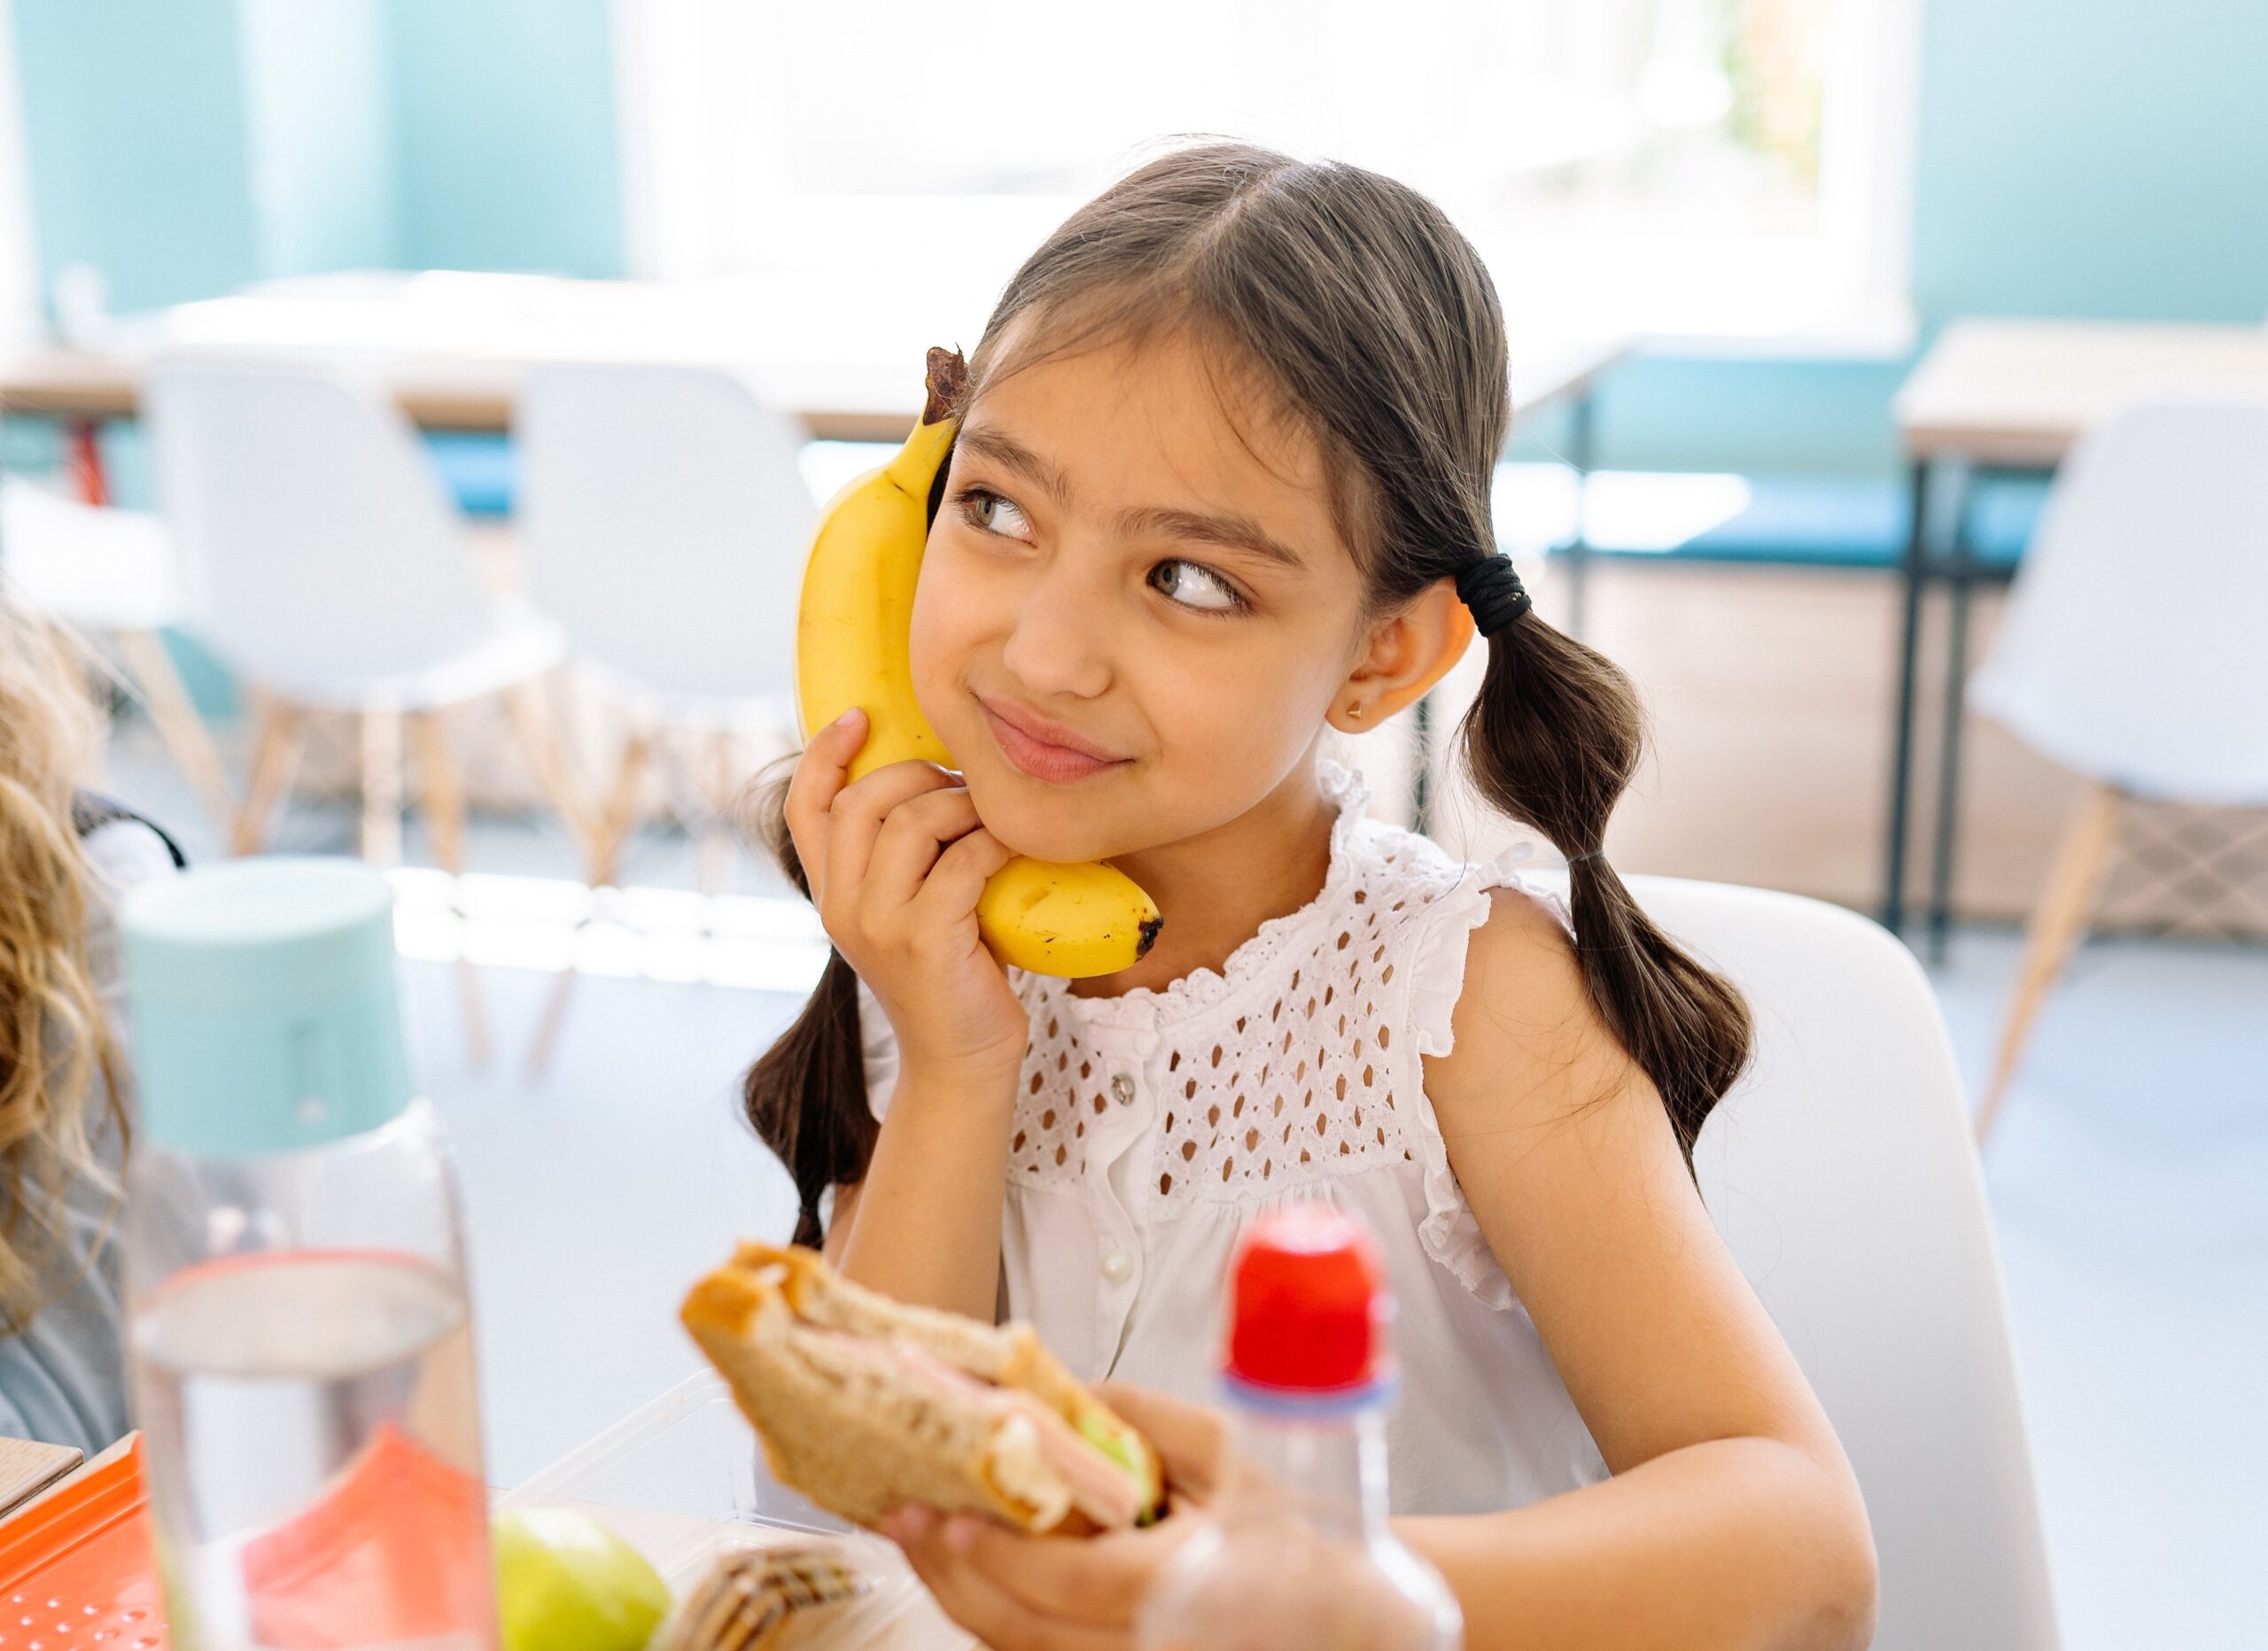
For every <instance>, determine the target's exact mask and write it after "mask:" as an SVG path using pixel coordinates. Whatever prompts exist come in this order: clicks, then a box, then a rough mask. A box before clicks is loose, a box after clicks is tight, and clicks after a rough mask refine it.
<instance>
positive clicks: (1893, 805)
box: [1882, 459, 1930, 934]
mask: <svg viewBox="0 0 2268 1651" xmlns="http://www.w3.org/2000/svg"><path fill="white" fill-rule="evenodd" d="M1907 475H1908V484H1909V491H1910V493H1911V508H1912V510H1913V513H1914V519H1913V523H1912V525H1911V526H1910V527H1909V528H1908V529H1907V535H1906V559H1905V561H1904V562H1903V563H1902V564H1901V565H1900V569H1899V572H1900V577H1902V578H1903V579H1904V581H1905V585H1906V608H1905V615H1904V617H1903V619H1902V620H1901V622H1900V632H1899V645H1898V647H1899V652H1898V704H1897V708H1896V709H1895V710H1894V711H1893V712H1892V713H1891V741H1890V743H1891V757H1890V818H1889V821H1888V823H1887V827H1886V829H1885V831H1884V866H1883V879H1882V924H1883V926H1884V928H1886V929H1888V930H1889V931H1890V932H1891V934H1899V932H1901V931H1902V930H1903V929H1904V928H1905V926H1906V817H1907V805H1908V802H1909V801H1910V799H1911V793H1912V790H1913V783H1914V671H1915V655H1916V653H1917V652H1918V650H1919V647H1920V645H1921V636H1922V572H1923V569H1924V567H1925V565H1926V563H1927V561H1928V537H1927V536H1928V533H1929V531H1930V462H1929V461H1928V460H1926V459H1916V460H1915V461H1914V462H1913V463H1912V465H1911V466H1909V467H1908V472H1907Z"/></svg>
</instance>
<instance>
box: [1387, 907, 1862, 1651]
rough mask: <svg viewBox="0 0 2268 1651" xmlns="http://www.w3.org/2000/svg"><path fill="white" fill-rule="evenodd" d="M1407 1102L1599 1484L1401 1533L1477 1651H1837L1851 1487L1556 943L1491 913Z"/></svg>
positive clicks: (1549, 931)
mask: <svg viewBox="0 0 2268 1651" xmlns="http://www.w3.org/2000/svg"><path fill="white" fill-rule="evenodd" d="M1494 904H1495V911H1494V912H1493V913H1492V915H1491V918H1490V919H1489V921H1488V922H1487V924H1486V925H1485V926H1483V927H1482V928H1480V930H1478V931H1477V932H1476V933H1475V934H1473V935H1472V942H1471V946H1470V950H1469V952H1468V957H1467V965H1466V971H1465V989H1464V994H1463V996H1462V999H1461V1001H1460V1003H1459V1004H1458V1007H1457V1010H1456V1021H1455V1027H1456V1043H1455V1048H1454V1050H1453V1051H1452V1052H1451V1053H1450V1054H1449V1055H1447V1056H1444V1057H1441V1058H1438V1059H1429V1060H1428V1061H1427V1062H1426V1063H1425V1064H1426V1093H1427V1095H1428V1097H1430V1098H1431V1099H1432V1101H1433V1106H1434V1110H1435V1112H1436V1114H1437V1116H1438V1117H1439V1119H1440V1120H1441V1131H1442V1134H1443V1136H1444V1137H1445V1139H1446V1140H1447V1142H1448V1144H1449V1157H1450V1161H1451V1163H1452V1166H1453V1167H1455V1169H1456V1174H1457V1180H1458V1182H1459V1183H1460V1184H1461V1185H1462V1187H1463V1188H1464V1194H1465V1198H1466V1199H1467V1201H1468V1202H1469V1203H1470V1204H1471V1205H1472V1210H1473V1213H1474V1214H1475V1216H1476V1217H1477V1218H1478V1219H1479V1221H1480V1227H1481V1230H1482V1231H1483V1233H1484V1234H1485V1235H1486V1236H1487V1239H1488V1244H1489V1247H1490V1248H1491V1250H1493V1251H1494V1252H1495V1255H1496V1256H1497V1258H1498V1260H1500V1261H1501V1262H1502V1264H1503V1267H1504V1270H1505V1272H1506V1274H1507V1275H1509V1276H1510V1278H1511V1282H1512V1285H1513V1288H1514V1289H1515V1290H1516V1291H1518V1295H1519V1298H1520V1300H1521V1303H1522V1304H1523V1305H1524V1306H1526V1309H1527V1312H1528V1314H1530V1316H1531V1317H1532V1318H1533V1319H1534V1322H1535V1325H1536V1328H1537V1329H1538V1331H1539V1332H1541V1334H1542V1338H1543V1341H1544V1344H1545V1345H1546V1347H1547V1348H1548V1350H1549V1351H1550V1354H1551V1357H1552V1360H1553V1362H1554V1364H1555V1365H1556V1366H1557V1368H1558V1371H1559V1374H1560V1376H1561V1378H1562V1379H1563V1380H1564V1381H1565V1383H1566V1385H1567V1391H1568V1392H1569V1393H1570V1395H1572V1396H1573V1399H1574V1401H1575V1406H1576V1407H1577V1409H1578V1410H1580V1411H1581V1414H1582V1417H1583V1420H1584V1422H1586V1423H1587V1424H1588V1427H1589V1429H1590V1432H1591V1437H1592V1438H1594V1439H1595V1440H1596V1442H1597V1445H1598V1447H1599V1450H1600V1453H1602V1454H1603V1455H1604V1458H1605V1460H1606V1463H1607V1466H1608V1467H1609V1469H1612V1472H1613V1474H1614V1476H1615V1477H1613V1478H1612V1479H1610V1480H1608V1481H1606V1482H1604V1483H1603V1484H1597V1485H1594V1486H1591V1487H1589V1488H1588V1489H1585V1490H1582V1491H1579V1492H1573V1493H1572V1494H1568V1495H1564V1496H1558V1497H1554V1498H1551V1499H1550V1500H1546V1501H1543V1502H1540V1503H1537V1504H1535V1505H1534V1506H1532V1507H1529V1508H1520V1509H1517V1510H1515V1511H1512V1512H1509V1513H1503V1514H1492V1515H1478V1516H1472V1517H1465V1518H1450V1519H1418V1520H1410V1521H1405V1522H1402V1523H1401V1524H1400V1525H1399V1526H1398V1529H1399V1530H1400V1531H1402V1534H1403V1536H1404V1538H1405V1539H1407V1540H1408V1541H1410V1544H1411V1545H1412V1546H1415V1547H1417V1548H1418V1549H1419V1551H1421V1552H1422V1553H1424V1554H1425V1555H1426V1556H1427V1557H1428V1558H1430V1559H1431V1560H1433V1562H1434V1563H1435V1564H1436V1565H1438V1566H1439V1567H1440V1568H1441V1570H1442V1572H1443V1574H1444V1575H1446V1576H1447V1577H1448V1578H1449V1583H1450V1585H1451V1586H1452V1587H1453V1588H1455V1590H1456V1593H1457V1597H1458V1598H1459V1599H1460V1600H1461V1601H1463V1602H1464V1611H1465V1624H1466V1643H1467V1644H1468V1645H1469V1646H1471V1647H1475V1651H1480V1647H1497V1646H1506V1647H1509V1646H1530V1645H1538V1646H1541V1645H1559V1644H1593V1643H1608V1642H1610V1641H1611V1642H1612V1644H1614V1645H1616V1646H1628V1647H1646V1646H1662V1647H1672V1646H1674V1647H1711V1646H1725V1647H1733V1646H1740V1647H1751V1646H1753V1647H1780V1646H1788V1647H1798V1646H1800V1647H1844V1646H1853V1647H1855V1646H1863V1645H1864V1644H1865V1643H1866V1642H1867V1640H1868V1638H1869V1636H1870V1635H1871V1633H1872V1630H1873V1622H1874V1612H1875V1588H1876V1576H1875V1556H1874V1545H1873V1539H1872V1537H1871V1534H1870V1533H1869V1531H1868V1525H1867V1515H1866V1509H1865V1507H1864V1505H1863V1503H1862V1502H1861V1501H1860V1496H1859V1488H1858V1483H1857V1481H1856V1479H1855V1478H1854V1477H1852V1472H1851V1469H1850V1464H1849V1463H1848V1461H1845V1458H1844V1455H1843V1451H1842V1447H1841V1446H1840V1445H1839V1444H1838V1443H1837V1440H1836V1438H1835V1434H1834V1430H1832V1429H1831V1428H1830V1427H1829V1424H1828V1421H1827V1418H1826V1415H1824V1414H1823V1413H1822V1412H1821V1409H1820V1407H1819V1402H1818V1400H1817V1399H1815V1398H1814V1397H1813V1395H1812V1392H1811V1390H1810V1387H1809V1385H1808V1384H1806V1381H1805V1380H1804V1377H1803V1374H1802V1372H1801V1371H1800V1370H1799V1369H1798V1368H1797V1367H1796V1363H1795V1360H1794V1359H1793V1358H1792V1357H1791V1356H1790V1353H1789V1352H1788V1350H1787V1347H1786V1345H1785V1344H1784V1343H1783V1342H1782V1341H1781V1339H1780V1337H1779V1333H1778V1332H1777V1331H1776V1330H1775V1329H1774V1328H1773V1325H1772V1322H1771V1321H1770V1319H1769V1318H1767V1316H1766V1314H1765V1312H1764V1309H1763V1307H1762V1306H1760V1305H1759V1303H1758V1301H1757V1299H1756V1297H1755V1295H1754V1294H1753V1293H1752V1292H1751V1291H1750V1289H1749V1288H1748V1284H1747V1282H1746V1281H1745V1280H1744V1278H1743V1277H1742V1276H1741V1275H1740V1272H1739V1270H1738V1269H1737V1268H1736V1267H1735V1265H1734V1263H1733V1260H1732V1258H1731V1256H1730V1254H1729V1253H1728V1252H1727V1251H1726V1249H1725V1246H1724V1244H1723V1243H1722V1241H1721V1240H1720V1238H1719V1237H1718V1236H1717V1232H1716V1229H1715V1228H1714V1227H1713V1225H1712V1224H1711V1222H1710V1221H1709V1217H1708V1214H1707V1213H1706V1212H1705V1210H1704V1209H1703V1208H1702V1205H1701V1201H1700V1198H1699V1197H1698V1195H1697V1193H1696V1192H1695V1190H1694V1187H1693V1183H1692V1181H1691V1179H1690V1177H1689V1175H1688V1174H1687V1173H1686V1169H1685V1165H1684V1162H1683V1160H1682V1158H1681V1156H1680V1154H1679V1152H1678V1150H1677V1143H1676V1140H1675V1138H1674V1136H1673V1135H1672V1133H1671V1129H1670V1125H1669V1120H1668V1117H1667V1114H1666V1112H1664V1111H1663V1108H1662V1105H1661V1102H1660V1100H1659V1098H1658V1097H1657V1095H1656V1093H1655V1091H1654V1089H1653V1087H1652V1085H1651V1083H1650V1082H1649V1081H1647V1079H1646V1078H1645V1076H1644V1074H1643V1073H1641V1072H1640V1071H1639V1070H1638V1069H1637V1068H1636V1066H1635V1065H1634V1064H1633V1063H1632V1062H1631V1061H1630V1059H1629V1058H1628V1057H1627V1055H1626V1054H1625V1053H1624V1052H1623V1051H1622V1050H1621V1049H1620V1047H1619V1045H1617V1044H1616V1043H1615V1042H1614V1040H1613V1038H1612V1036H1611V1035H1609V1034H1608V1033H1607V1031H1606V1030H1605V1028H1604V1026H1603V1025H1601V1023H1600V1022H1599V1019H1598V1017H1597V1015H1596V1012H1595V1011H1594V1010H1593V1008H1592V1007H1591V1004H1590V1002H1589V999H1588V995H1587V994H1586V992H1585V989H1584V987H1583V984H1582V980H1581V974H1580V973H1579V972H1578V969H1577V965H1576V963H1575V959H1574V957H1573V952H1572V951H1571V950H1570V948H1569V944H1568V942H1567V939H1566V936H1565V931H1563V930H1562V929H1561V928H1560V927H1559V926H1558V924H1557V921H1556V920H1555V919H1553V918H1552V917H1551V916H1550V914H1549V913H1548V912H1547V911H1545V910H1544V909H1543V908H1542V907H1541V906H1540V905H1538V904H1536V903H1534V902H1533V901H1531V900H1529V899H1527V898H1526V897H1525V896H1523V895H1518V894H1515V893H1510V892H1503V891H1500V892H1499V893H1498V894H1497V895H1495V902H1494Z"/></svg>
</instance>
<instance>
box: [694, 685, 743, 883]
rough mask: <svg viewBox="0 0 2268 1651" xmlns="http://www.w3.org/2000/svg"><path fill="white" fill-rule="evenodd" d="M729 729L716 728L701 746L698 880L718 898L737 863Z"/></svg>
mask: <svg viewBox="0 0 2268 1651" xmlns="http://www.w3.org/2000/svg"><path fill="white" fill-rule="evenodd" d="M733 753H734V739H733V731H732V730H731V729H729V728H717V729H712V730H711V732H709V733H707V734H706V735H704V736H703V737H702V739H701V745H700V765H701V779H700V784H701V802H702V810H701V829H700V833H699V836H700V844H701V847H700V855H701V857H700V862H699V865H698V868H697V869H698V880H699V883H700V888H701V892H702V893H703V894H704V895H708V896H709V897H710V898H711V899H714V898H715V897H716V896H717V895H721V894H723V893H724V892H725V882H726V877H727V876H728V875H729V874H730V872H731V870H732V864H733V823H732V818H731V816H732V807H733Z"/></svg>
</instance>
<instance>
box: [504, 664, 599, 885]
mask: <svg viewBox="0 0 2268 1651" xmlns="http://www.w3.org/2000/svg"><path fill="white" fill-rule="evenodd" d="M504 709H505V710H506V711H507V712H508V713H509V716H510V717H511V721H512V729H513V732H515V733H517V735H518V736H519V740H520V745H521V748H522V749H524V751H526V753H527V756H528V761H529V763H531V764H532V766H533V768H534V770H535V778H536V784H537V785H539V786H540V787H542V789H543V794H544V795H545V796H546V797H547V798H548V799H549V801H550V802H551V806H552V807H553V808H555V809H556V810H559V818H561V819H563V820H564V821H565V822H566V824H567V831H568V834H569V835H570V836H571V837H573V839H574V840H575V846H576V847H577V848H578V849H580V850H581V851H582V852H583V854H584V855H585V856H586V857H587V856H588V855H589V853H590V851H591V839H592V835H593V833H595V832H596V830H597V829H598V822H597V821H596V820H595V819H594V818H592V811H591V805H590V800H589V798H588V796H587V795H586V793H585V787H584V786H583V784H582V782H581V780H580V779H579V777H578V775H577V773H576V771H575V768H574V766H573V765H572V764H571V763H569V762H568V760H567V754H566V752H565V751H564V750H563V749H562V748H561V746H560V743H559V736H558V731H557V730H556V729H555V727H554V726H553V725H552V720H551V712H550V710H549V709H548V708H547V707H546V705H545V704H544V699H543V690H542V688H541V687H540V686H539V685H538V684H536V683H533V682H523V683H520V684H518V685H517V686H513V687H509V688H507V689H506V690H505V691H504Z"/></svg>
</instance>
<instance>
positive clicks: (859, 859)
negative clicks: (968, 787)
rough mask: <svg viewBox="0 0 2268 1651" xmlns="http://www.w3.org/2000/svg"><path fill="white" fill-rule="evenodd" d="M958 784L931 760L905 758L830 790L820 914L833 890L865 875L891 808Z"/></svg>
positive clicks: (824, 825)
mask: <svg viewBox="0 0 2268 1651" xmlns="http://www.w3.org/2000/svg"><path fill="white" fill-rule="evenodd" d="M957 785H959V780H957V779H955V778H954V777H953V776H952V775H951V774H948V773H946V772H945V771H944V769H942V768H939V767H937V766H936V764H935V763H922V762H916V761H913V760H911V759H909V760H908V761H905V762H903V763H891V764H890V765H889V767H888V768H878V769H876V770H875V771H874V772H873V773H871V774H868V775H866V777H865V778H864V779H854V780H852V781H851V782H850V784H849V785H847V786H845V787H843V789H842V790H840V791H838V792H836V793H835V800H834V802H832V803H830V804H829V805H828V807H827V814H826V816H825V818H824V819H823V821H822V826H821V828H822V830H823V831H824V833H825V834H826V839H827V888H826V892H825V893H824V894H822V895H821V896H820V898H821V910H820V915H821V916H822V917H824V916H825V915H826V906H827V903H830V902H831V901H832V899H833V897H834V895H835V891H836V890H838V889H855V888H858V886H859V885H860V884H861V883H863V882H864V881H865V880H866V865H867V862H868V861H869V859H870V858H871V857H873V854H874V839H875V837H876V836H877V835H879V834H880V833H881V831H882V821H883V820H885V819H887V818H889V814H890V811H891V810H894V809H896V808H897V806H898V805H899V804H900V803H903V802H911V801H912V800H913V798H915V797H918V796H920V794H922V793H923V792H925V791H939V790H943V789H944V787H948V786H957Z"/></svg>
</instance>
